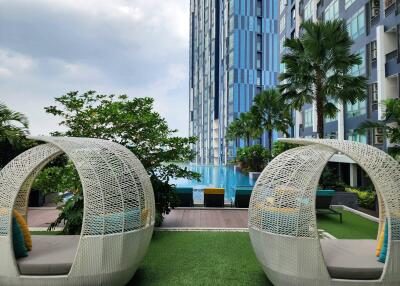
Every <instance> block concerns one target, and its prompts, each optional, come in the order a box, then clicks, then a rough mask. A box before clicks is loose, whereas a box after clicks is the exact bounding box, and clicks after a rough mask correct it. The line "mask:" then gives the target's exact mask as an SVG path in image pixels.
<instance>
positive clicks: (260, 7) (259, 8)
mask: <svg viewBox="0 0 400 286" xmlns="http://www.w3.org/2000/svg"><path fill="white" fill-rule="evenodd" d="M257 17H262V2H261V0H257Z"/></svg>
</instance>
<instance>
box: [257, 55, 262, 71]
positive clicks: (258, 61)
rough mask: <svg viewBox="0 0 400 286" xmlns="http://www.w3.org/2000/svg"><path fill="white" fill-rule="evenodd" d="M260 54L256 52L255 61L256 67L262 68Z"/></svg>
mask: <svg viewBox="0 0 400 286" xmlns="http://www.w3.org/2000/svg"><path fill="white" fill-rule="evenodd" d="M261 63H262V54H261V53H257V61H256V68H257V69H261V68H262V64H261Z"/></svg>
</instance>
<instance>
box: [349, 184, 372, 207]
mask: <svg viewBox="0 0 400 286" xmlns="http://www.w3.org/2000/svg"><path fill="white" fill-rule="evenodd" d="M346 192H349V193H355V194H357V196H358V204H359V206H360V207H363V208H366V209H370V210H374V209H375V192H371V191H361V190H359V189H355V188H346Z"/></svg>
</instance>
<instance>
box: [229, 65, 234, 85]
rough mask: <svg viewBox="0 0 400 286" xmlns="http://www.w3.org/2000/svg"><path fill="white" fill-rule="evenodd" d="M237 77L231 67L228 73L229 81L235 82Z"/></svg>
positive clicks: (230, 82)
mask: <svg viewBox="0 0 400 286" xmlns="http://www.w3.org/2000/svg"><path fill="white" fill-rule="evenodd" d="M234 78H235V72H234V69H231V70H230V71H229V73H228V83H229V85H231V84H233V82H234Z"/></svg>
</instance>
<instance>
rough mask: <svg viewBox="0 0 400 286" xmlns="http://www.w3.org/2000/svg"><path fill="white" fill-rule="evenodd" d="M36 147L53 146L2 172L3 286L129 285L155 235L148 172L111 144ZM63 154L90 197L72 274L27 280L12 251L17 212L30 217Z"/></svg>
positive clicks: (70, 141) (50, 141)
mask: <svg viewBox="0 0 400 286" xmlns="http://www.w3.org/2000/svg"><path fill="white" fill-rule="evenodd" d="M32 139H36V140H39V141H45V142H47V144H42V145H39V146H37V147H34V148H32V149H30V150H28V151H26V152H24V153H22V154H21V155H19V156H18V157H16V158H15V159H14V160H12V161H11V162H10V163H9V164H8V165H6V166H5V167H4V168H3V169H2V170H1V171H0V208H1V209H2V210H3V211H2V212H0V213H1V215H0V253H1V259H0V285H30V286H31V285H125V284H126V283H127V282H128V281H129V280H130V279H131V278H132V276H133V275H134V273H135V271H136V269H137V268H138V265H139V263H140V261H141V260H142V258H143V256H144V255H145V252H146V250H147V248H148V245H149V243H150V239H151V236H152V232H153V227H154V195H153V190H152V186H151V183H150V180H149V177H148V175H147V173H146V171H145V169H144V167H143V165H142V164H141V163H140V161H139V160H138V159H137V158H136V157H135V156H134V155H133V154H132V152H130V151H129V150H128V149H126V148H125V147H123V146H121V145H119V144H116V143H114V142H111V141H106V140H100V139H91V138H69V137H32ZM63 153H65V154H66V155H67V156H68V157H69V159H70V160H71V161H72V162H73V163H74V165H75V167H76V169H77V171H78V174H79V177H80V179H81V183H82V187H83V194H84V213H83V224H82V232H81V234H80V236H78V237H77V241H78V243H77V249H76V252H75V256H74V258H73V262H72V266H71V267H70V270H69V272H68V273H65V274H64V275H42V276H37V275H24V274H22V273H21V272H20V270H21V267H20V266H19V263H18V261H17V260H16V259H15V256H14V252H13V247H12V243H13V242H12V233H11V232H12V228H11V226H12V223H11V221H12V219H11V218H12V210H13V209H14V210H17V211H19V212H20V213H21V214H23V215H25V217H26V215H27V203H28V197H29V192H30V188H31V185H32V182H33V180H34V178H35V176H36V175H37V174H38V172H39V171H40V170H41V169H42V168H43V167H44V166H45V165H46V164H47V163H48V162H50V161H51V160H53V159H54V158H56V157H57V156H59V155H60V154H63ZM4 210H5V211H4ZM42 237H43V239H47V238H45V237H48V236H42ZM54 237H56V236H54ZM34 250H35V244H34V245H33V249H32V252H33V251H34Z"/></svg>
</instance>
